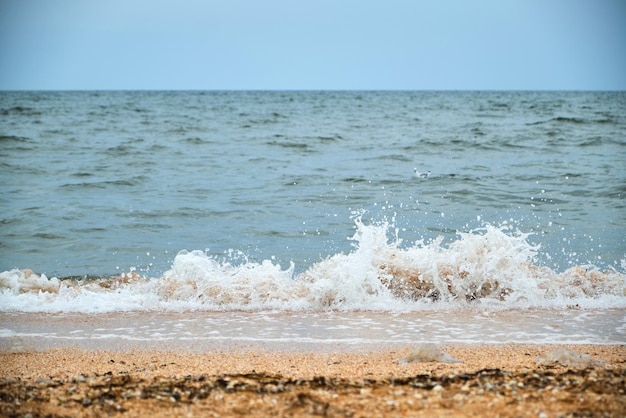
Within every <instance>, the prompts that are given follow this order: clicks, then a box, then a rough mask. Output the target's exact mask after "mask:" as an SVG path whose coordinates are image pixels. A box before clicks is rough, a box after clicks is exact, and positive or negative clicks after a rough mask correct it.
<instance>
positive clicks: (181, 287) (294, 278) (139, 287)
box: [0, 216, 626, 312]
mask: <svg viewBox="0 0 626 418" xmlns="http://www.w3.org/2000/svg"><path fill="white" fill-rule="evenodd" d="M354 222H355V228H356V230H355V233H354V236H352V237H351V238H350V240H352V241H353V245H354V249H353V251H351V252H349V253H337V254H334V255H332V256H330V257H328V258H326V259H324V260H321V261H319V262H318V263H315V264H313V265H312V266H311V267H309V268H308V269H307V270H305V271H304V272H303V273H300V274H297V275H295V274H294V270H295V266H294V264H293V263H291V264H290V266H289V267H288V268H286V269H283V268H282V267H281V266H280V265H279V264H278V263H277V262H275V261H273V260H264V261H262V262H260V263H256V262H250V261H247V260H243V261H242V262H239V263H235V262H234V261H233V260H231V261H229V260H217V259H216V258H214V257H211V256H209V255H207V254H206V253H205V252H203V251H181V252H180V253H179V254H178V255H177V256H176V258H175V259H174V262H173V264H172V266H171V268H170V270H168V271H166V272H165V273H164V274H163V275H162V276H161V277H152V278H151V277H146V276H142V275H139V274H137V273H136V272H134V271H133V272H129V273H124V274H122V275H119V276H114V277H110V278H99V279H97V280H90V279H83V280H75V279H73V280H60V279H58V278H54V277H53V278H47V277H46V276H45V275H43V274H40V275H39V274H35V273H33V272H32V271H30V270H18V269H15V270H11V271H5V272H2V273H0V309H1V310H5V311H6V310H17V311H78V312H107V311H132V310H197V309H202V310H329V309H331V310H382V311H394V310H398V311H406V310H420V309H467V308H470V309H472V308H474V307H476V306H480V308H481V309H496V310H501V309H512V308H523V309H527V308H533V307H540V308H567V307H569V308H572V307H590V308H593V307H601V308H609V307H614V308H615V307H617V308H624V307H626V297H625V292H626V275H625V274H624V273H622V272H619V271H618V270H617V269H611V270H606V271H600V270H598V269H597V268H595V267H594V266H575V267H572V268H570V269H568V270H566V271H564V272H560V273H559V272H557V271H554V270H552V269H550V268H548V267H545V266H541V265H539V264H537V258H538V255H539V254H540V246H539V245H534V244H531V243H530V242H529V234H526V233H522V232H519V231H513V230H512V228H511V227H510V226H506V225H505V226H501V227H496V226H493V225H486V226H485V227H484V228H481V229H478V230H473V231H470V232H464V233H459V234H458V235H459V238H458V239H457V240H455V241H452V242H450V243H449V244H445V243H444V242H443V238H442V237H439V238H437V239H434V240H432V241H430V242H424V241H418V242H416V243H414V244H413V245H409V246H403V243H402V240H401V239H400V238H399V237H398V236H397V230H395V229H394V228H393V225H390V224H389V223H388V222H381V223H378V224H369V225H366V224H364V223H363V221H362V219H361V217H360V216H357V217H356V218H355V219H354ZM390 235H391V236H392V238H391V239H390V238H389V236H390Z"/></svg>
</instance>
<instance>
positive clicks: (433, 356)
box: [398, 344, 462, 364]
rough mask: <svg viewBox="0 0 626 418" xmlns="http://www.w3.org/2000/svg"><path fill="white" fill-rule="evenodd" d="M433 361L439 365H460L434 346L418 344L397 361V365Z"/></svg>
mask: <svg viewBox="0 0 626 418" xmlns="http://www.w3.org/2000/svg"><path fill="white" fill-rule="evenodd" d="M433 361H438V362H441V363H462V361H461V360H459V359H457V358H454V357H452V356H451V355H449V354H448V353H445V352H444V351H443V350H441V349H440V348H439V347H438V346H437V345H435V344H420V345H418V346H417V347H416V348H415V350H413V351H412V352H411V353H410V354H409V355H408V356H406V357H405V358H403V359H400V360H398V364H408V363H427V362H433Z"/></svg>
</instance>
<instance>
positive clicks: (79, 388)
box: [0, 344, 626, 417]
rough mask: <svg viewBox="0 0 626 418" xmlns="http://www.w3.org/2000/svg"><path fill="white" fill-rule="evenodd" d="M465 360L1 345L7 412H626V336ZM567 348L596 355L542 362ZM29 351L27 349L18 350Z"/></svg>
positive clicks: (478, 351)
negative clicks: (624, 340)
mask: <svg viewBox="0 0 626 418" xmlns="http://www.w3.org/2000/svg"><path fill="white" fill-rule="evenodd" d="M440 348H441V349H442V350H444V351H445V352H446V353H448V354H449V355H451V356H452V357H455V358H457V359H460V360H461V361H462V362H461V363H439V362H426V363H408V364H399V363H398V361H399V360H401V359H403V358H405V357H407V356H408V355H409V354H410V353H411V351H412V349H411V347H406V348H403V349H398V350H386V351H376V352H354V353H349V352H346V351H343V350H342V351H341V352H337V353H323V354H320V353H311V352H293V351H282V352H277V351H272V352H270V351H253V350H235V351H232V350H231V351H228V352H216V351H213V352H208V353H187V352H180V351H177V352H172V351H145V350H141V351H133V350H118V351H90V350H85V349H72V348H60V349H49V350H46V351H29V350H12V351H11V352H9V351H4V352H1V353H0V415H1V416H31V417H36V416H94V417H95V416H128V417H135V416H137V417H139V416H151V417H171V416H181V417H183V416H185V417H186V416H209V417H210V416H216V417H217V416H221V417H226V416H242V415H254V416H298V417H299V416H329V417H377V416H380V417H382V416H394V417H395V416H418V417H419V416H438V417H439V416H454V417H459V416H535V417H536V416H540V417H553V416H615V417H622V416H625V415H626V394H625V393H624V392H625V391H626V346H623V345H611V346H602V345H573V346H552V345H548V346H546V345H518V344H511V345H448V346H441V347H440ZM555 349H569V350H573V351H575V352H577V353H580V354H586V355H588V356H590V357H591V358H592V359H593V361H592V363H591V364H590V365H587V366H585V365H574V366H571V365H570V366H563V365H561V364H559V363H549V362H548V363H547V364H540V363H537V362H536V359H537V358H539V357H541V356H544V355H545V354H546V353H548V352H551V351H552V350H555ZM18 351H19V352H18Z"/></svg>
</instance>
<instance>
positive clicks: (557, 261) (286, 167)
mask: <svg viewBox="0 0 626 418" xmlns="http://www.w3.org/2000/svg"><path fill="white" fill-rule="evenodd" d="M0 144H1V148H0V149H1V151H0V164H1V165H2V171H1V174H0V176H1V180H2V181H1V185H0V199H1V201H0V202H1V205H2V208H3V209H2V214H1V215H0V217H1V219H0V231H1V235H0V248H1V256H0V270H10V269H13V268H31V269H33V270H35V271H37V272H42V273H46V274H47V275H48V276H51V275H57V276H59V277H60V276H70V275H103V274H113V273H119V272H124V271H128V270H129V269H130V268H136V269H137V270H139V271H141V272H146V273H147V274H150V275H159V274H161V273H163V272H164V271H165V270H167V269H168V268H169V267H170V266H171V263H172V261H173V259H174V257H175V255H176V254H177V253H178V252H179V251H180V250H182V249H187V250H203V251H204V250H206V251H207V252H208V254H212V255H216V256H226V257H229V259H231V260H232V259H233V257H238V256H240V257H246V259H247V260H254V261H260V260H264V259H272V260H276V261H277V262H279V263H280V264H281V265H283V266H288V265H289V263H290V262H291V261H293V262H294V263H295V266H296V270H298V271H302V270H305V269H306V268H307V267H309V266H310V265H311V264H313V263H316V262H317V261H319V260H321V259H323V258H325V257H328V256H331V255H333V254H336V253H338V252H346V251H350V250H351V248H352V243H351V242H350V241H349V240H347V239H346V238H347V237H349V236H352V234H353V233H354V227H355V226H354V222H353V219H352V214H353V212H354V211H364V212H365V213H364V215H363V218H364V219H365V220H367V221H371V222H380V221H383V220H388V221H390V223H392V227H390V235H394V234H395V233H396V232H395V229H396V228H397V229H398V236H399V237H400V238H401V239H403V242H404V243H406V244H412V243H413V242H415V241H416V240H419V239H425V240H429V239H433V238H435V237H436V236H438V235H442V236H444V237H445V239H446V240H447V241H450V240H453V239H455V234H456V232H457V231H469V230H471V229H473V228H477V227H481V226H483V225H484V224H485V223H489V224H493V225H501V224H502V223H503V222H508V223H510V224H512V225H514V227H515V228H516V229H519V230H521V231H523V232H528V233H532V234H533V235H532V236H531V237H530V238H529V239H530V241H531V242H533V243H538V244H540V245H541V250H540V255H539V258H540V259H541V260H542V262H543V263H545V264H547V265H549V266H551V267H556V268H558V269H563V268H566V267H568V266H570V265H574V264H586V263H593V264H594V265H597V266H599V267H600V268H607V267H610V266H614V267H616V268H620V264H621V263H622V261H621V260H623V259H624V257H625V239H626V238H625V237H626V209H625V200H624V193H625V192H626V170H625V169H624V167H626V151H625V145H626V93H623V92H614V93H602V92H419V91H418V92H298V91H294V92H263V91H251V92H245V91H242V92H235V91H227V92H141V91H139V92H138V91H124V92H2V93H0ZM414 168H417V170H418V171H419V172H421V173H426V172H430V176H429V177H428V178H417V177H415V176H414ZM239 252H240V253H239ZM237 254H239V255H237Z"/></svg>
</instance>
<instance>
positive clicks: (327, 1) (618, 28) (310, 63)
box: [0, 0, 626, 90]
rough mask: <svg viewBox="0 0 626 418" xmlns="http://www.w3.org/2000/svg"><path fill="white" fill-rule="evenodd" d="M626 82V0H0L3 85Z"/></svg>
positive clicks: (609, 86) (412, 86)
mask: <svg viewBox="0 0 626 418" xmlns="http://www.w3.org/2000/svg"><path fill="white" fill-rule="evenodd" d="M110 89H115V90H129V89H131V90H143V89H149V90H189V89H192V90H626V0H429V1H427V0H358V1H357V0H0V90H110Z"/></svg>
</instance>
